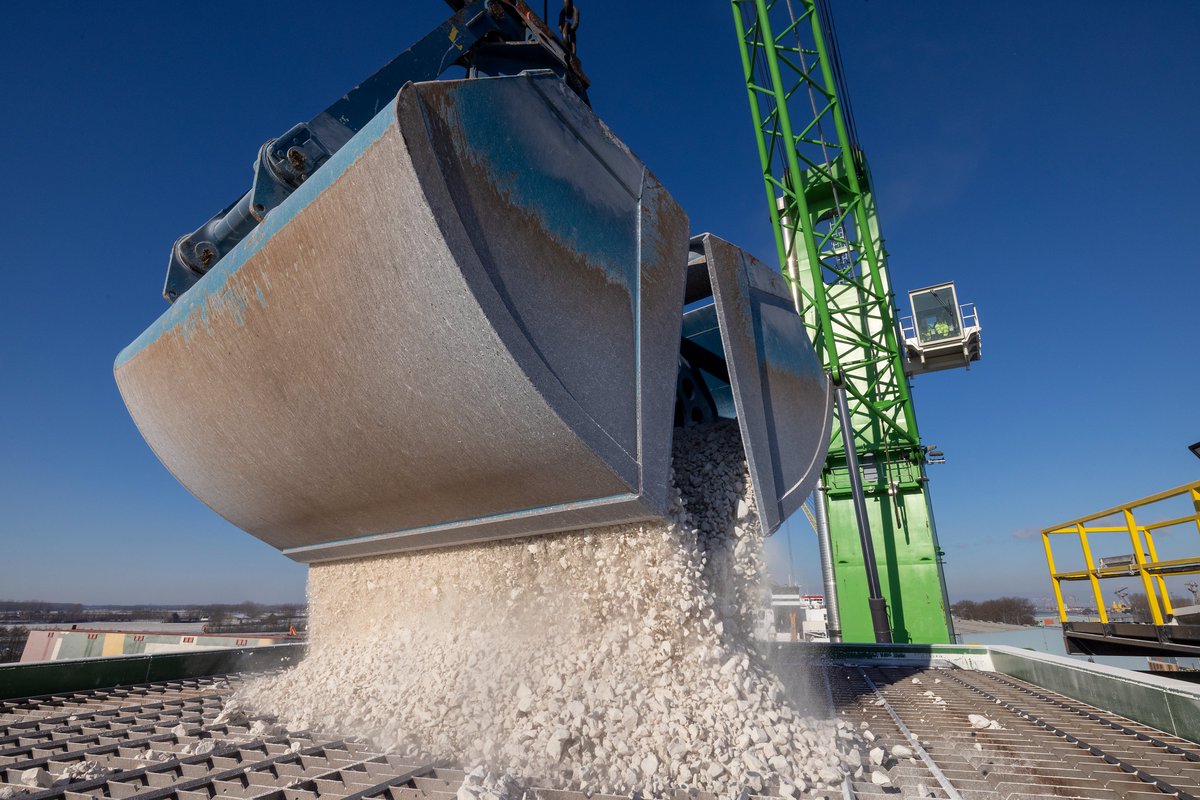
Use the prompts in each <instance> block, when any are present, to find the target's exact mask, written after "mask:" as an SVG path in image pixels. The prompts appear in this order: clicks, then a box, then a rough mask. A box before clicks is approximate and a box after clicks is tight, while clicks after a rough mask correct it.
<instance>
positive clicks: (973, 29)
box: [0, 0, 1200, 603]
mask: <svg viewBox="0 0 1200 800" xmlns="http://www.w3.org/2000/svg"><path fill="white" fill-rule="evenodd" d="M534 5H535V7H540V5H541V4H540V3H535V4H534ZM834 6H835V11H836V14H837V21H838V27H839V32H840V35H841V45H842V50H843V57H844V60H845V64H846V70H847V78H848V82H849V86H850V91H851V96H852V99H853V104H854V108H855V113H856V116H857V121H858V126H859V132H860V138H861V140H862V144H863V146H864V148H865V149H866V151H867V153H868V155H869V157H870V159H871V163H872V169H873V173H874V176H875V180H876V183H877V187H876V189H877V193H878V197H879V207H880V212H881V219H882V223H883V226H884V233H885V236H886V237H887V244H888V248H889V251H890V252H891V256H892V258H891V267H892V273H893V279H894V283H895V286H896V288H897V290H898V291H901V292H902V291H905V290H907V289H908V288H912V287H916V286H922V285H926V284H930V283H934V282H938V281H942V280H945V279H954V280H956V281H957V282H958V286H959V292H960V297H961V298H962V299H964V300H973V301H975V302H976V303H978V305H979V309H980V313H981V315H982V320H983V323H984V326H985V331H984V337H985V338H984V361H983V363H982V364H980V365H979V366H977V367H976V368H975V369H973V370H972V371H971V372H969V373H961V372H960V373H943V374H940V375H934V376H929V377H924V378H921V379H919V380H918V382H917V383H916V387H915V392H916V401H917V408H918V416H919V419H920V424H921V428H922V431H923V433H924V435H925V439H926V441H927V442H935V443H937V444H938V445H940V446H941V447H942V448H943V449H944V450H945V451H946V454H947V462H948V463H947V464H946V465H944V466H940V467H933V468H932V470H931V472H932V478H933V482H932V488H933V493H934V500H935V508H936V513H937V520H938V525H939V529H940V532H941V536H942V543H943V546H944V548H945V549H946V551H947V553H948V556H947V560H948V576H949V582H950V588H951V594H952V596H954V597H955V598H963V597H971V598H983V597H988V596H993V595H995V594H1000V593H1019V594H1027V595H1030V596H1034V597H1037V596H1044V595H1047V594H1048V593H1049V591H1048V587H1047V585H1046V580H1045V577H1044V567H1043V566H1042V562H1041V553H1040V548H1041V546H1040V543H1039V541H1038V540H1037V539H1035V538H1029V535H1028V534H1029V532H1030V531H1032V530H1033V529H1037V528H1040V527H1042V526H1043V525H1046V524H1049V523H1053V522H1056V521H1059V520H1060V519H1064V518H1068V517H1072V516H1075V515H1077V514H1080V513H1083V512H1086V511H1090V510H1093V509H1096V508H1098V507H1101V506H1103V505H1107V504H1110V502H1115V501H1116V500H1119V499H1122V498H1125V497H1131V496H1137V495H1140V494H1145V493H1149V492H1151V491H1155V490H1159V489H1162V488H1166V487H1169V486H1173V485H1176V484H1180V483H1184V482H1186V481H1190V480H1195V479H1197V478H1200V460H1197V459H1195V458H1193V457H1192V456H1191V455H1190V454H1188V453H1187V452H1186V450H1185V449H1184V447H1185V445H1186V444H1187V443H1189V442H1191V441H1195V440H1197V439H1200V412H1198V411H1197V408H1198V406H1200V403H1198V399H1200V377H1198V376H1197V368H1196V365H1197V357H1196V343H1197V340H1198V339H1200V336H1198V334H1200V321H1198V320H1200V316H1198V315H1197V306H1198V305H1200V269H1198V264H1197V259H1198V257H1197V251H1196V246H1195V243H1194V242H1193V241H1192V236H1193V232H1194V230H1195V226H1196V220H1197V219H1198V218H1200V207H1198V203H1197V201H1196V186H1197V178H1198V177H1200V175H1198V172H1200V168H1198V166H1197V165H1198V160H1197V155H1196V143H1197V142H1198V141H1200V110H1198V105H1200V104H1198V103H1197V99H1198V94H1197V88H1196V87H1197V85H1198V84H1200V51H1198V49H1197V48H1196V47H1195V41H1194V37H1195V34H1196V31H1198V30H1200V4H1196V3H1193V2H1187V1H1186V0H1178V2H1150V3H1145V4H1142V5H1140V6H1137V7H1133V8H1132V9H1131V6H1130V5H1129V4H1128V3H1117V2H1111V1H1107V0H1106V1H1105V2H1093V3H1083V2H1064V3H1049V4H1038V5H1037V7H1036V10H1035V9H1034V8H1033V7H1032V6H1030V7H1029V8H1027V9H1026V10H1024V11H1022V10H1021V9H1020V7H1019V6H1014V5H1013V4H1011V3H1010V4H1003V3H961V2H923V3H897V2H892V3H888V2H881V1H880V0H874V1H873V2H866V1H865V0H835V2H834ZM581 7H582V12H583V26H582V29H581V32H580V48H581V55H582V57H583V59H584V63H585V67H586V69H587V71H588V73H589V74H590V76H591V78H592V80H593V91H592V99H593V102H594V105H595V108H596V110H597V111H598V112H599V114H600V115H601V116H602V117H603V118H604V119H605V120H606V121H607V122H608V123H609V124H610V126H611V127H612V128H613V129H614V130H615V131H616V132H617V133H618V134H619V135H620V136H622V137H623V138H624V139H625V141H626V142H628V143H629V144H630V145H631V146H632V147H633V149H634V150H635V151H636V152H637V153H638V154H639V155H640V156H641V157H642V158H643V159H644V160H645V161H646V162H647V163H648V164H649V165H650V167H651V169H653V170H654V171H655V172H656V173H657V174H658V176H659V177H660V178H661V179H662V180H663V182H664V183H665V184H666V186H667V187H668V188H669V189H670V190H671V191H672V192H673V193H674V194H675V196H676V197H677V198H678V199H679V200H680V201H681V203H682V204H683V206H684V207H685V208H686V209H687V211H688V212H689V214H690V215H691V218H692V220H693V225H694V228H695V230H697V231H700V230H711V231H713V232H715V233H718V234H720V235H721V236H723V237H725V238H728V239H730V240H732V241H734V242H737V243H739V244H742V245H743V246H745V247H747V248H749V249H751V250H752V251H754V252H756V253H758V254H759V256H760V257H762V258H764V259H768V260H769V259H771V258H772V257H773V256H772V254H773V247H772V243H771V238H770V231H769V228H768V223H767V220H766V213H765V201H764V198H763V191H762V186H761V183H760V179H759V178H758V177H757V170H758V167H757V158H756V155H755V149H754V143H753V139H752V134H751V129H750V123H749V114H748V111H747V107H746V98H745V96H744V90H743V89H742V86H741V82H740V64H739V60H738V55H737V49H736V43H735V38H734V34H733V31H732V24H731V18H730V14H729V11H728V8H727V6H726V4H725V3H724V2H720V0H713V2H707V3H688V4H686V5H685V4H683V3H657V4H650V3H633V2H614V1H612V0H606V2H603V3H601V2H596V0H591V2H589V0H581ZM552 8H554V9H557V4H552ZM684 8H686V9H687V10H686V11H683V10H682V9H684ZM446 13H447V12H446V9H445V7H444V6H443V5H442V4H441V3H440V2H437V0H421V2H415V1H414V2H408V3H395V2H392V3H345V4H341V5H340V6H338V7H337V8H336V9H335V8H334V7H332V6H329V5H328V4H324V5H319V4H300V5H292V6H289V7H288V8H287V9H286V10H282V9H280V8H279V7H276V6H272V5H269V4H268V5H264V4H252V3H244V2H236V3H235V2H213V3H206V4H202V5H188V6H186V7H185V6H182V5H173V4H163V3H150V2H129V3H121V4H115V3H114V4H97V3H66V2H46V3H29V4H19V5H14V6H12V7H10V8H8V9H7V10H6V19H7V20H8V22H7V23H6V24H5V26H4V27H3V30H2V31H0V74H3V75H4V76H5V77H4V80H3V81H0V99H2V101H3V103H2V106H3V109H4V111H3V113H4V115H5V126H4V128H5V131H6V134H7V136H6V139H5V142H6V159H5V160H6V164H5V166H4V170H3V180H2V182H0V186H2V189H0V206H2V207H0V212H2V213H0V232H2V234H3V239H2V240H3V243H4V264H5V267H4V273H5V281H4V290H3V292H0V342H2V343H3V344H2V345H0V347H2V350H0V353H2V366H3V373H2V374H3V375H4V380H3V387H4V390H3V391H2V392H0V420H2V423H0V424H2V425H3V427H2V428H0V597H10V598H43V599H56V600H64V601H79V602H91V603H101V602H127V603H135V602H163V603H168V602H200V601H209V600H212V601H216V600H241V599H251V600H256V601H266V602H271V601H293V600H299V599H301V598H302V596H303V584H304V568H303V567H301V566H299V565H296V564H293V563H292V562H290V561H289V560H287V559H286V558H284V557H283V556H281V555H279V554H277V553H276V552H275V551H274V550H272V549H271V548H269V547H268V546H267V545H264V544H261V543H259V542H258V541H257V540H255V539H253V538H251V537H250V536H248V535H246V534H244V533H241V532H240V531H238V530H236V529H235V528H233V527H232V526H231V525H229V524H227V523H225V522H224V521H223V520H221V519H220V518H218V517H216V516H215V515H214V514H213V513H212V512H210V511H209V510H208V509H206V508H205V507H203V506H202V505H201V504H200V503H199V502H198V501H196V500H195V499H193V498H192V497H191V496H190V495H189V494H188V493H187V492H186V491H185V490H184V489H182V488H181V487H180V486H179V485H178V484H177V483H176V482H175V481H174V479H173V478H172V477H171V476H170V475H169V474H168V473H167V472H166V470H165V469H163V468H162V467H161V466H160V465H159V463H158V462H157V461H156V460H155V458H154V456H153V455H152V454H151V453H150V451H149V450H148V449H147V447H146V446H145V444H144V443H143V442H142V439H141V437H140V436H139V435H138V433H137V431H136V430H135V429H134V426H133V424H132V423H131V422H130V420H129V418H128V416H127V414H126V412H125V409H124V407H123V405H122V403H121V400H120V397H119V396H118V394H117V390H116V387H115V385H114V383H113V379H112V371H111V368H112V361H113V357H114V356H115V354H116V353H117V351H118V350H119V349H120V348H121V347H123V346H124V345H125V344H126V343H128V342H129V341H130V340H131V339H133V338H134V337H135V336H136V335H137V334H138V333H140V332H141V331H142V329H143V328H144V327H145V326H146V325H147V324H148V323H150V322H151V321H152V320H154V319H155V318H156V317H157V316H158V315H159V314H160V313H161V312H162V311H163V309H164V307H165V306H164V303H163V301H162V299H161V297H160V296H159V291H160V289H161V286H162V279H163V269H164V267H165V264H166V260H167V252H168V248H169V246H170V245H171V243H172V242H173V241H174V239H175V238H176V237H177V236H178V235H180V234H182V233H183V232H185V231H187V230H190V229H192V228H193V227H195V226H196V225H198V224H199V223H200V222H201V221H203V220H204V219H206V218H207V217H208V216H209V215H210V214H211V213H213V212H214V211H215V210H217V209H218V208H219V207H221V206H223V205H224V204H225V203H227V202H228V201H229V200H230V199H232V198H233V197H234V196H235V195H237V194H238V193H240V192H242V191H244V190H245V189H246V188H247V187H248V185H249V179H250V169H249V166H250V163H251V161H252V159H253V157H254V154H255V152H256V149H257V147H258V146H259V144H260V143H261V142H262V141H263V140H264V139H266V138H268V137H270V136H273V135H277V134H279V133H282V132H283V131H284V130H286V129H287V128H288V127H289V126H290V125H291V124H293V123H294V122H298V121H300V120H302V119H307V118H308V117H309V116H311V115H312V114H313V113H314V112H315V111H317V110H319V109H321V108H323V107H324V106H325V105H326V104H327V103H328V102H329V101H331V100H332V99H333V98H336V97H337V96H339V95H340V94H341V93H342V92H343V91H344V90H345V89H347V88H349V87H350V86H351V85H353V84H354V83H356V82H357V81H358V80H359V79H361V78H362V77H365V76H366V75H368V74H369V73H370V72H372V71H373V70H374V69H375V68H376V67H377V66H379V65H380V64H382V63H383V62H384V61H386V60H387V59H388V58H390V57H391V56H392V55H393V54H394V53H395V52H397V51H399V50H401V49H403V48H404V47H406V46H407V45H408V44H409V43H410V42H411V41H413V40H415V39H416V38H418V37H419V36H421V35H423V34H424V33H425V32H426V31H427V30H428V29H430V28H431V27H433V26H434V25H435V24H436V23H437V22H438V21H439V20H440V19H441V18H442V17H444V16H445V15H446ZM792 536H793V537H794V541H793V548H792V549H793V552H794V554H795V560H796V561H797V562H801V567H800V575H801V576H802V577H803V578H804V579H805V580H806V582H807V584H806V585H807V588H811V589H814V590H815V589H816V588H817V585H818V584H817V583H816V580H815V576H816V571H815V569H814V568H813V564H814V563H815V560H816V548H815V544H814V542H813V537H812V534H811V532H810V531H809V530H808V528H807V524H806V523H804V522H803V520H800V521H799V522H798V524H795V525H793V526H792ZM782 544H783V541H782V540H780V541H779V542H778V543H777V544H775V545H773V552H775V553H776V554H777V555H778V554H782V553H784V552H785V551H786V548H784V547H782ZM779 569H780V571H781V573H784V572H786V567H785V566H780V568H779Z"/></svg>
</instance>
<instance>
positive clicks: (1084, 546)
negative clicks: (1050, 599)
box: [1041, 481, 1200, 625]
mask: <svg viewBox="0 0 1200 800" xmlns="http://www.w3.org/2000/svg"><path fill="white" fill-rule="evenodd" d="M1182 495H1189V496H1190V498H1191V501H1192V506H1193V507H1194V508H1195V509H1196V513H1194V514H1188V515H1185V516H1182V517H1175V518H1173V519H1168V520H1162V521H1159V522H1152V523H1149V524H1147V523H1139V522H1138V521H1137V518H1136V517H1135V516H1134V513H1133V512H1134V510H1135V509H1140V508H1145V507H1146V506H1149V505H1153V504H1154V503H1159V502H1162V501H1164V500H1171V499H1173V498H1176V497H1180V496H1182ZM1108 517H1120V519H1121V521H1122V522H1124V524H1123V525H1113V524H1111V523H1110V524H1108V525H1092V526H1089V525H1087V524H1086V523H1088V522H1094V521H1096V520H1103V519H1106V518H1108ZM1189 522H1194V523H1195V524H1196V531H1197V533H1200V481H1196V482H1195V483H1188V484H1184V485H1183V486H1178V487H1176V488H1174V489H1169V490H1167V491H1165V492H1159V493H1158V494H1152V495H1150V496H1149V497H1143V498H1141V499H1140V500H1134V501H1132V502H1129V503H1124V504H1122V505H1119V506H1114V507H1113V508H1109V509H1105V510H1104V511H1098V512H1096V513H1094V514H1087V515H1086V516H1082V517H1079V518H1077V519H1073V520H1070V521H1068V522H1064V523H1062V524H1060V525H1053V526H1051V527H1049V528H1043V529H1042V531H1041V533H1042V546H1043V547H1044V548H1045V550H1046V566H1047V568H1048V569H1049V570H1050V581H1051V583H1052V584H1053V586H1054V599H1055V601H1056V602H1057V604H1058V616H1059V619H1060V620H1062V621H1063V622H1066V621H1067V606H1066V603H1064V602H1063V593H1062V582H1063V581H1065V580H1087V581H1088V583H1089V584H1091V588H1092V595H1093V597H1094V598H1095V601H1096V613H1097V614H1098V615H1099V617H1100V621H1101V622H1103V623H1107V622H1108V613H1107V611H1106V609H1105V606H1104V595H1103V593H1102V592H1101V590H1100V581H1101V580H1105V579H1108V578H1117V577H1128V576H1131V575H1133V574H1135V573H1136V574H1137V575H1138V577H1139V578H1140V579H1141V581H1142V587H1143V588H1144V589H1145V591H1146V600H1147V602H1148V604H1149V606H1150V618H1151V619H1152V620H1153V622H1154V624H1155V625H1162V624H1163V623H1164V621H1165V619H1166V615H1170V614H1174V613H1175V610H1174V608H1173V607H1172V606H1171V598H1170V595H1169V593H1168V591H1167V583H1166V580H1165V579H1164V578H1163V575H1164V574H1165V573H1166V572H1167V571H1168V570H1169V572H1170V574H1172V575H1200V555H1197V556H1196V557H1195V558H1177V559H1169V560H1165V561H1161V560H1159V558H1158V548H1157V547H1156V546H1155V543H1154V533H1153V532H1154V531H1160V530H1163V529H1165V528H1170V527H1172V526H1175V525H1182V524H1186V523H1189ZM1099 533H1123V534H1125V535H1126V536H1128V537H1129V543H1130V545H1131V546H1132V547H1133V563H1131V564H1124V563H1122V564H1119V565H1110V566H1097V564H1096V562H1095V560H1094V559H1093V558H1092V547H1091V543H1090V542H1089V540H1088V535H1089V534H1099ZM1072 534H1073V535H1074V536H1076V537H1078V538H1079V546H1080V550H1081V551H1082V553H1083V560H1084V565H1085V567H1086V568H1085V569H1083V570H1071V571H1066V572H1059V571H1057V570H1056V569H1055V566H1054V549H1053V546H1052V545H1051V540H1050V537H1051V536H1064V535H1072ZM1143 537H1145V540H1144V543H1143Z"/></svg>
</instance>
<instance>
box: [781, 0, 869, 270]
mask: <svg viewBox="0 0 1200 800" xmlns="http://www.w3.org/2000/svg"><path fill="white" fill-rule="evenodd" d="M786 2H787V10H788V21H789V22H790V23H791V31H792V36H793V37H794V38H795V40H796V57H797V58H798V59H800V70H801V72H802V74H803V75H804V85H805V88H806V89H807V91H808V104H809V106H810V107H811V108H812V113H813V122H815V123H816V126H817V141H819V142H820V143H821V158H822V159H824V161H825V166H826V167H827V168H828V169H829V172H830V176H831V178H832V175H833V161H832V159H831V158H830V155H829V148H828V146H827V142H826V141H825V129H824V127H823V126H822V125H821V117H823V116H824V114H819V113H818V112H817V98H816V96H815V95H814V94H813V82H812V79H811V78H809V77H808V74H809V72H808V59H807V57H805V55H804V45H803V43H801V41H800V31H799V29H798V28H797V27H796V12H795V10H794V9H793V8H792V0H786ZM813 13H814V14H815V13H816V7H815V6H814V8H813ZM818 22H819V20H818ZM818 58H819V56H818ZM835 92H836V88H835ZM839 99H840V98H839ZM788 145H789V146H790V147H796V146H797V145H796V143H794V142H789V143H788ZM842 146H843V147H844V146H845V145H844V143H843V145H842ZM829 186H830V189H831V190H832V191H833V209H834V213H835V214H836V215H837V216H838V217H840V216H841V215H842V200H841V197H839V196H838V188H837V181H835V180H832V179H831V180H830V181H829ZM797 191H803V187H799V188H798V189H797ZM838 229H839V232H840V233H841V236H842V241H843V242H845V243H846V244H847V248H846V252H845V253H843V254H842V255H841V256H839V257H838V260H839V261H841V262H842V264H843V266H844V265H845V264H846V262H847V261H849V264H850V268H851V269H853V267H854V261H853V259H851V258H850V254H849V251H850V248H849V237H848V236H847V235H846V226H845V224H844V223H842V224H839V225H838Z"/></svg>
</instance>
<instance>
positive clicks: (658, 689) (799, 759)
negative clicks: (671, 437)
mask: <svg viewBox="0 0 1200 800" xmlns="http://www.w3.org/2000/svg"><path fill="white" fill-rule="evenodd" d="M674 480H675V483H676V485H677V491H675V492H674V493H673V494H674V501H673V503H672V508H671V516H670V521H669V523H667V524H641V525H626V526H617V527H611V528H602V529H594V530H590V531H574V532H570V533H564V534H558V535H554V536H540V537H536V538H529V539H510V540H505V541H500V542H493V543H488V544H486V545H480V546H474V547H466V548H459V549H454V550H435V551H423V552H417V553H411V554H403V555H392V556H385V557H378V558H371V559H365V560H356V561H346V562H337V563H330V564H320V565H314V566H313V567H312V569H311V571H310V575H309V615H310V631H311V642H310V645H309V655H308V657H307V658H306V659H305V660H304V662H303V663H301V664H300V665H299V666H298V667H296V668H294V669H292V670H290V671H288V672H286V673H283V674H281V675H276V676H272V677H268V678H263V679H260V680H258V681H255V682H253V683H251V684H249V685H248V686H247V687H246V688H244V689H243V690H242V691H241V693H240V695H239V700H240V701H242V702H244V703H246V704H247V705H248V706H250V707H251V708H253V709H255V710H257V711H259V712H261V713H268V714H274V715H276V716H277V717H278V718H279V719H280V720H281V721H283V722H284V723H285V724H287V726H288V727H289V728H291V729H293V730H295V729H298V728H310V727H311V728H317V729H324V730H327V731H330V732H337V733H339V734H342V735H346V734H357V735H361V736H365V737H368V738H369V739H371V740H372V741H374V742H375V743H376V744H377V745H379V746H381V747H384V748H387V749H389V750H393V751H396V752H399V753H401V754H404V755H409V756H413V757H420V758H429V759H444V760H448V761H451V762H457V763H459V764H462V765H465V766H466V768H468V769H470V768H472V767H477V768H478V769H476V770H475V771H474V772H473V775H475V778H474V780H473V782H471V781H468V783H469V784H470V785H469V786H468V783H464V786H463V790H461V791H460V797H462V796H463V792H466V793H467V794H469V795H471V796H480V797H481V796H483V795H484V794H486V795H488V796H490V797H501V796H508V795H511V794H512V792H511V790H512V789H513V788H514V786H515V785H516V784H514V783H513V782H512V780H511V777H516V778H517V779H519V780H520V781H522V782H525V783H527V784H536V785H539V786H549V787H554V788H571V789H578V790H582V791H585V792H603V793H622V794H627V793H629V792H632V791H636V790H641V791H642V792H643V793H644V794H646V795H648V796H655V795H659V794H663V793H665V792H666V791H667V790H668V789H670V788H674V787H687V788H696V789H701V790H707V791H712V792H716V793H719V794H721V795H723V796H732V793H736V792H738V791H740V790H741V789H743V788H749V789H751V790H753V791H756V792H757V791H764V790H771V791H778V792H780V793H781V794H783V795H788V796H790V795H795V794H798V793H801V792H803V791H805V790H806V789H810V788H824V787H827V786H832V785H836V784H838V783H840V782H841V781H842V780H843V779H844V777H845V774H846V770H847V769H848V768H849V769H853V768H854V767H855V766H856V764H855V759H854V758H853V756H856V755H860V753H858V752H857V751H856V748H859V747H861V746H862V744H863V742H862V740H861V739H860V735H859V733H858V732H856V731H853V730H850V729H849V726H845V725H844V724H843V725H839V724H837V723H835V722H834V721H832V720H825V719H814V718H812V717H810V716H807V715H806V713H805V709H802V708H796V707H794V706H793V705H792V704H791V703H790V702H789V701H788V699H787V698H786V697H785V695H784V691H783V687H782V685H781V684H780V682H779V681H778V679H777V678H776V677H775V676H774V675H773V674H772V673H771V672H770V671H769V670H768V669H767V667H766V666H765V663H764V662H763V660H762V659H761V658H760V657H759V656H758V655H757V654H756V652H755V650H754V644H753V640H752V630H753V624H754V620H755V619H756V618H757V614H758V608H757V606H758V603H759V602H760V601H759V598H760V596H761V595H760V586H761V583H760V581H761V578H762V576H763V572H764V567H763V560H762V534H761V529H760V527H759V524H758V520H757V515H756V512H755V508H754V501H753V494H752V491H751V488H750V486H749V480H748V477H747V473H746V465H745V457H744V455H743V453H742V448H741V442H740V439H739V437H738V432H737V427H736V425H735V424H732V423H728V424H719V425H715V426H711V427H704V428H692V429H685V430H677V431H676V442H675V461H674ZM852 751H854V752H852ZM857 761H858V763H861V761H862V759H861V757H860V758H859V759H857ZM848 765H849V766H848ZM497 776H502V777H497ZM504 776H507V777H504ZM501 787H503V789H501ZM464 800H467V798H465V797H464Z"/></svg>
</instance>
